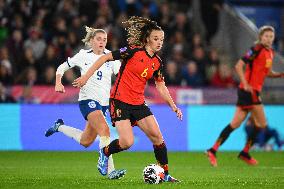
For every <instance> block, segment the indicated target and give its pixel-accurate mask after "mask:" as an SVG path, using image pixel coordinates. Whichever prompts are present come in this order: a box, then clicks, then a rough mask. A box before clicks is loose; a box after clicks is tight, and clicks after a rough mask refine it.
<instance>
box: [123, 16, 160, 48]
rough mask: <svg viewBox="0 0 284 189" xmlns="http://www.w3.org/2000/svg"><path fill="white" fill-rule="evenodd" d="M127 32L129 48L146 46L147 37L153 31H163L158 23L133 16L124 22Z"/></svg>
mask: <svg viewBox="0 0 284 189" xmlns="http://www.w3.org/2000/svg"><path fill="white" fill-rule="evenodd" d="M122 23H123V24H124V25H125V30H126V31H127V42H128V45H129V46H144V45H145V43H146V39H147V37H149V36H150V34H151V32H152V31H153V30H161V31H162V28H161V27H160V26H158V25H157V22H155V21H152V20H150V19H148V18H143V17H138V16H132V17H130V18H129V19H128V20H127V21H125V22H122Z"/></svg>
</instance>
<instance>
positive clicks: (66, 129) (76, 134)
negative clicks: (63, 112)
mask: <svg viewBox="0 0 284 189" xmlns="http://www.w3.org/2000/svg"><path fill="white" fill-rule="evenodd" d="M56 132H62V133H63V134H64V135H66V136H68V137H70V138H72V139H74V140H75V141H76V142H78V143H79V144H80V140H81V136H82V133H83V131H82V130H80V129H77V128H74V127H71V126H68V125H65V124H64V121H63V120H62V119H58V120H57V121H55V123H54V125H53V126H52V127H50V128H49V129H48V130H47V131H46V132H45V136H46V137H49V136H51V135H53V134H54V133H56Z"/></svg>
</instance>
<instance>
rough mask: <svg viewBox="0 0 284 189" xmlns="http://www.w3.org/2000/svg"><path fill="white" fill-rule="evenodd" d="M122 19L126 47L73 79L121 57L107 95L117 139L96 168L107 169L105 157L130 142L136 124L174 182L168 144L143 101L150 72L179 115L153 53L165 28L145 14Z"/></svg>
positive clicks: (78, 84)
mask: <svg viewBox="0 0 284 189" xmlns="http://www.w3.org/2000/svg"><path fill="white" fill-rule="evenodd" d="M125 23H126V24H127V26H126V30H127V32H128V44H129V47H125V48H121V49H120V50H117V51H113V52H111V53H108V54H106V55H104V56H102V57H101V58H100V59H98V60H97V61H96V63H94V64H93V66H92V67H91V68H90V69H89V70H88V72H87V73H86V74H85V75H83V76H81V77H80V78H78V79H76V80H75V81H74V83H73V86H75V87H81V86H83V85H84V84H85V83H86V81H87V80H88V78H89V77H91V76H92V75H93V73H94V72H95V71H96V70H97V69H98V68H99V67H100V66H101V65H103V64H104V63H105V62H107V61H110V60H118V59H122V60H123V62H122V65H121V68H120V71H119V75H118V77H117V79H116V82H115V84H114V86H113V88H112V90H111V96H110V114H111V120H112V123H113V125H114V126H115V127H116V129H117V131H118V135H119V139H116V140H114V141H112V142H111V143H110V144H109V145H108V146H106V147H104V148H102V149H101V150H100V157H99V161H98V169H99V171H100V173H101V174H104V173H105V172H107V162H108V161H107V159H108V157H109V156H110V155H111V154H114V153H118V152H120V151H123V150H126V149H128V148H130V147H131V146H132V145H133V143H134V135H133V131H132V126H133V125H138V127H139V128H140V129H141V130H142V131H143V132H144V133H145V134H146V135H147V137H148V138H149V139H150V140H151V142H152V143H153V148H154V153H155V157H156V160H157V161H158V163H159V165H160V166H161V167H162V168H163V169H164V170H165V178H164V180H165V181H167V182H177V181H178V180H177V179H175V178H173V177H172V176H171V175H170V174H169V172H168V156H167V147H166V144H165V142H164V139H163V136H162V133H161V131H160V128H159V125H158V123H157V121H156V119H155V117H154V115H153V114H152V112H151V111H150V109H149V107H148V106H147V105H146V104H145V97H144V89H145V85H146V83H147V80H149V79H150V78H152V76H153V77H154V79H155V84H156V88H157V90H158V92H159V94H160V95H161V96H162V98H163V99H164V100H165V101H166V102H167V103H168V105H169V106H170V107H171V109H172V111H173V112H175V113H176V115H177V117H178V118H179V119H180V120H181V119H182V112H181V110H180V109H179V108H177V106H176V105H175V103H174V101H173V100H172V98H171V96H170V94H169V91H168V89H167V87H166V86H165V82H164V80H163V75H162V61H161V59H160V58H159V56H158V55H157V54H156V53H157V52H158V51H159V50H160V49H161V48H162V45H163V41H164V32H163V30H162V29H161V28H160V27H159V26H158V25H157V23H156V22H154V21H151V20H149V19H146V18H141V17H131V18H130V19H129V20H128V21H126V22H125Z"/></svg>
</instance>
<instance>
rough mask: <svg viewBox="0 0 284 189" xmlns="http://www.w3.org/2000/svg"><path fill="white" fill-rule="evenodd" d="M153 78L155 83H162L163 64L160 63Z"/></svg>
mask: <svg viewBox="0 0 284 189" xmlns="http://www.w3.org/2000/svg"><path fill="white" fill-rule="evenodd" d="M153 77H154V79H155V81H157V82H162V81H164V75H163V64H162V63H160V67H159V68H158V70H156V71H155V72H154V74H153Z"/></svg>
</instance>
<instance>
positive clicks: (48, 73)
mask: <svg viewBox="0 0 284 189" xmlns="http://www.w3.org/2000/svg"><path fill="white" fill-rule="evenodd" d="M54 78H55V67H53V66H51V65H49V66H46V68H45V71H44V73H43V74H42V78H41V81H40V84H42V85H54V83H55V80H54Z"/></svg>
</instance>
